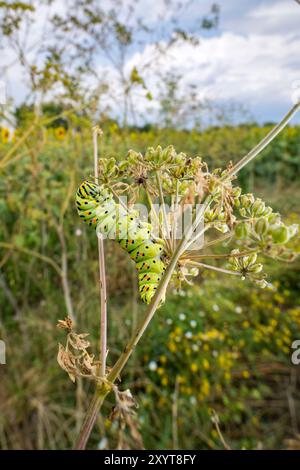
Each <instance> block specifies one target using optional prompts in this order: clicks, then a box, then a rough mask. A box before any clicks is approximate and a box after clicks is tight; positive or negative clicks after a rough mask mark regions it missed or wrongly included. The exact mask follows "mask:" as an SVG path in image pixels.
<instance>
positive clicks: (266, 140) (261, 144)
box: [222, 101, 300, 181]
mask: <svg viewBox="0 0 300 470" xmlns="http://www.w3.org/2000/svg"><path fill="white" fill-rule="evenodd" d="M299 109H300V101H299V103H297V104H295V105H294V106H293V107H292V108H291V109H290V110H289V112H288V113H287V114H286V115H285V116H284V117H283V119H282V120H281V121H280V122H279V124H277V125H276V126H275V127H274V128H273V129H272V130H271V131H270V132H269V133H268V134H267V135H266V136H265V137H264V138H263V139H262V140H261V141H260V142H259V143H258V144H257V145H256V146H255V147H254V148H253V149H252V150H251V151H250V152H249V153H247V155H245V156H244V157H243V158H242V159H241V160H240V161H239V162H237V163H236V164H235V165H234V166H233V167H232V168H231V170H230V171H229V172H228V173H226V174H225V175H224V177H223V178H222V179H223V181H224V180H225V181H226V180H228V179H229V178H231V177H232V176H234V175H236V174H237V173H238V172H239V171H240V170H241V169H242V168H244V166H246V165H248V163H250V162H251V161H252V160H253V159H254V158H255V157H257V155H258V154H259V153H260V152H262V151H263V150H264V148H265V147H266V146H267V145H268V144H269V143H270V142H272V140H273V139H275V137H276V136H277V135H278V134H279V133H280V132H281V131H282V130H283V129H284V128H285V127H286V126H287V124H288V123H289V121H290V120H291V119H292V117H293V116H294V115H295V114H296V113H297V111H299Z"/></svg>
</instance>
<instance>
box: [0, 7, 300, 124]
mask: <svg viewBox="0 0 300 470" xmlns="http://www.w3.org/2000/svg"><path fill="white" fill-rule="evenodd" d="M110 1H111V0H110ZM162 1H163V0H155V2H154V1H153V0H140V1H139V3H138V6H137V10H136V12H135V14H136V15H140V16H142V17H143V18H144V19H146V20H147V22H148V23H149V24H150V25H151V26H152V27H154V29H155V28H157V29H165V30H167V29H168V26H169V25H168V20H169V18H168V16H166V17H164V20H163V22H158V21H157V13H158V12H159V9H160V8H161V4H162ZM103 2H104V3H107V4H108V5H109V0H102V2H101V3H102V4H103ZM182 3H187V4H189V5H190V6H189V8H186V9H184V10H183V12H182V13H181V14H180V18H179V23H180V25H181V26H182V27H185V28H188V29H189V28H190V29H193V26H194V24H195V18H199V17H201V16H202V15H205V14H206V13H207V12H208V11H209V8H210V6H211V4H212V1H208V0H194V1H191V2H190V0H182ZM217 3H218V4H219V6H220V22H219V26H218V28H217V29H215V30H213V31H211V32H209V33H204V32H201V33H200V34H199V44H198V45H196V46H195V45H192V44H189V43H186V42H182V43H179V44H177V45H175V46H174V47H173V48H172V50H171V51H170V53H169V54H168V55H167V56H166V57H164V58H163V59H161V60H160V61H158V62H157V63H155V65H154V66H153V67H152V69H151V72H149V73H148V74H147V76H146V84H147V87H148V88H149V89H150V91H151V92H152V94H153V96H154V101H153V103H152V106H153V107H154V109H155V106H156V99H157V90H158V89H159V80H161V78H160V77H161V74H162V73H163V74H171V73H172V74H174V73H175V74H181V75H182V80H181V81H180V88H181V93H182V94H183V95H184V93H185V90H186V89H187V87H188V86H189V85H191V84H193V85H195V86H196V90H197V94H198V96H199V97H200V98H206V99H209V100H211V101H212V102H216V103H221V104H222V103H224V104H228V103H236V104H241V105H243V107H244V108H245V109H247V110H248V111H249V113H250V114H251V116H252V117H253V119H255V120H256V121H258V122H261V123H262V122H266V121H272V122H275V121H278V120H279V119H280V118H281V117H282V116H283V114H285V112H287V110H288V109H289V108H290V106H291V105H292V103H293V101H295V99H296V97H297V96H299V95H300V54H299V51H300V28H299V25H300V4H298V3H297V1H296V0H251V1H249V0H219V2H217ZM57 5H62V2H59V4H57ZM58 7H59V6H58ZM59 8H60V7H59ZM40 18H41V15H40V14H38V15H37V25H36V26H37V29H38V27H39V25H40V24H41V19H40ZM170 21H171V19H170ZM153 49H154V46H153V44H151V42H147V43H144V44H143V45H142V46H141V47H136V48H135V49H133V50H132V52H131V54H130V56H129V57H127V60H126V63H125V67H124V68H125V72H126V73H127V74H129V73H130V71H131V70H132V67H133V66H137V67H138V68H140V67H141V66H142V65H143V64H144V63H146V62H147V61H148V60H149V58H151V57H152V54H153ZM10 53H11V51H9V50H6V51H4V52H3V53H2V54H1V56H2V58H1V56H0V66H1V62H2V64H3V63H5V60H7V58H9V57H10ZM0 70H1V69H0ZM97 72H98V74H105V76H106V77H108V78H109V80H110V82H111V83H113V84H114V87H115V94H116V96H117V95H118V82H117V77H116V73H115V71H114V70H113V68H112V67H111V66H109V65H108V64H107V63H104V62H103V61H102V60H101V58H99V63H98V64H97ZM1 80H2V81H4V82H5V83H6V85H7V94H8V95H13V96H14V98H15V100H16V101H17V102H20V101H22V100H23V99H24V96H25V95H26V86H25V84H24V82H23V81H22V75H21V72H20V70H19V69H18V64H16V65H15V66H14V67H13V68H12V69H10V71H9V72H8V73H7V75H5V76H4V75H3V76H2V77H1V76H0V82H1ZM135 107H136V111H137V115H138V114H139V111H142V110H143V109H144V107H145V100H144V99H143V97H142V95H141V96H140V97H139V96H137V98H136V101H135ZM293 122H295V123H300V116H299V115H298V116H296V117H295V118H294V120H293Z"/></svg>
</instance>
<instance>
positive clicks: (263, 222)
mask: <svg viewBox="0 0 300 470" xmlns="http://www.w3.org/2000/svg"><path fill="white" fill-rule="evenodd" d="M268 228H269V223H268V220H267V218H266V217H261V218H260V219H258V221H257V222H256V224H255V232H256V233H257V235H260V236H263V235H266V233H267V232H268Z"/></svg>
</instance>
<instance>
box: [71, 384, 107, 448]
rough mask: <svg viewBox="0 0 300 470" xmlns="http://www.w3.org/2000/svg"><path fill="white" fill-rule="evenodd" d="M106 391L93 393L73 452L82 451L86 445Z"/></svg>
mask: <svg viewBox="0 0 300 470" xmlns="http://www.w3.org/2000/svg"><path fill="white" fill-rule="evenodd" d="M108 393H109V392H108V391H105V392H104V389H103V392H101V393H100V392H99V391H98V389H97V390H96V392H95V393H94V396H93V398H92V401H91V403H90V405H89V408H88V410H87V412H86V415H85V417H84V421H83V424H82V426H81V430H80V433H79V436H78V438H77V440H76V442H75V446H74V449H75V450H84V449H85V447H86V444H87V441H88V439H89V437H90V434H91V432H92V430H93V427H94V424H95V422H96V419H97V416H98V413H99V410H100V408H101V406H102V404H103V402H104V399H105V397H106V395H107V394H108Z"/></svg>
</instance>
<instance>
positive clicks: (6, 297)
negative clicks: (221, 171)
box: [0, 109, 300, 449]
mask: <svg viewBox="0 0 300 470" xmlns="http://www.w3.org/2000/svg"><path fill="white" fill-rule="evenodd" d="M52 111H53V112H52ZM56 111H57V110H56ZM54 112H55V110H51V109H50V110H49V109H48V110H45V114H46V115H47V116H52V114H53V113H54ZM25 114H26V113H25ZM64 119H65V121H64V122H63V124H62V123H59V124H60V125H56V124H54V125H53V126H52V127H45V126H42V125H38V126H37V127H36V128H35V129H34V130H33V131H32V132H31V133H30V134H29V135H28V136H27V137H26V139H23V140H22V136H24V133H25V132H26V131H25V130H22V129H19V130H18V131H17V132H16V134H15V135H13V134H12V133H11V132H10V131H9V130H6V129H4V128H2V129H1V136H0V138H1V143H0V171H1V179H0V213H1V224H0V281H1V284H0V305H1V316H0V337H1V339H4V340H5V342H6V346H7V364H6V365H5V366H0V367H1V369H0V373H1V381H0V447H1V448H10V449H12V448H13V449H17V448H26V449H32V448H70V447H71V445H72V442H73V440H74V437H75V434H76V432H77V431H78V430H79V427H80V424H81V422H82V419H83V416H84V411H85V409H86V407H87V404H88V400H89V396H90V392H91V390H90V389H89V384H86V383H85V384H83V383H82V382H81V381H79V382H78V383H77V384H76V385H75V386H74V385H73V384H72V383H71V382H70V381H69V380H68V378H67V376H66V375H65V373H64V372H63V371H62V370H61V369H60V368H59V366H58V364H57V362H56V354H57V343H58V342H63V341H64V334H63V332H62V331H59V330H57V329H56V326H55V325H56V323H57V320H58V319H61V318H63V317H65V316H66V311H67V310H66V305H69V304H68V302H71V304H72V308H73V311H74V316H75V318H76V330H77V331H78V332H88V333H90V339H91V342H92V346H93V349H94V351H95V352H96V350H97V341H98V334H99V304H98V287H97V272H98V265H97V255H96V243H97V242H96V237H95V236H94V232H93V231H90V230H88V228H86V227H85V226H84V225H83V224H82V223H81V222H80V220H79V219H78V217H77V214H76V209H75V206H74V200H73V199H74V194H75V189H76V188H77V185H78V184H79V183H80V182H81V181H82V180H83V179H84V178H86V177H89V176H90V175H91V174H92V172H93V165H92V146H91V140H92V139H91V130H90V128H91V123H89V122H88V119H87V118H86V117H85V116H84V115H83V116H82V115H70V116H68V117H67V118H64ZM21 121H22V120H21ZM21 121H20V122H21ZM22 122H26V119H25V118H24V119H23V121H22ZM65 123H66V125H65ZM26 125H27V124H26ZM269 129H270V127H269V126H266V127H257V126H250V125H249V126H246V125H245V126H239V127H236V128H231V127H224V128H210V129H207V130H206V131H204V132H202V133H200V132H198V131H196V130H191V131H174V130H173V129H157V128H155V127H152V126H148V128H146V129H136V128H129V129H127V130H124V129H120V128H119V127H118V126H117V124H116V123H115V122H113V121H107V122H104V123H103V130H104V138H103V141H102V143H101V148H100V152H101V155H108V156H114V157H116V158H117V159H121V158H124V155H125V154H126V153H127V151H128V149H130V148H133V149H135V150H137V151H144V150H145V148H146V147H148V146H149V145H151V146H156V145H158V144H161V145H162V146H166V145H168V144H173V145H174V146H175V148H176V150H177V151H184V152H185V153H187V154H191V155H196V154H199V155H200V156H202V157H203V158H204V160H206V161H207V163H208V164H209V166H210V167H218V166H223V167H224V166H225V165H226V164H227V163H229V161H231V160H232V161H237V159H238V158H240V157H241V156H243V155H244V154H245V153H247V152H248V151H249V150H250V149H251V148H252V147H253V146H254V145H255V144H256V143H257V142H258V141H259V140H260V139H261V138H262V137H263V136H264V135H265V134H266V133H267V132H268V130H269ZM299 154H300V128H299V127H289V128H287V129H286V130H285V131H284V132H283V133H282V134H281V135H280V136H279V137H278V138H277V139H276V140H275V141H273V143H272V144H271V145H270V146H269V147H268V148H267V149H266V150H265V151H264V152H263V153H262V154H261V155H260V157H259V158H258V160H257V162H256V163H255V164H252V165H250V166H249V168H246V169H245V170H244V171H243V172H242V174H241V176H240V182H241V184H242V186H243V187H244V189H245V190H248V191H253V190H254V191H255V194H256V195H257V196H263V197H264V199H265V200H266V201H267V202H268V203H269V202H270V204H271V205H273V207H274V208H275V209H276V210H281V212H282V214H283V215H286V216H287V219H288V221H289V222H291V223H293V222H297V221H298V222H299V209H298V203H299V200H300V192H299V188H298V190H296V189H295V187H296V182H297V179H298V180H299V173H300V160H299ZM106 250H107V251H106V258H107V271H108V289H109V318H110V320H109V357H108V363H109V365H112V364H113V361H114V359H116V358H117V356H118V353H120V352H121V351H122V349H123V348H124V345H125V342H126V340H127V339H128V337H129V335H130V334H131V332H132V329H133V328H134V326H135V325H136V323H137V322H138V320H139V318H140V316H141V315H142V311H143V309H144V306H142V305H141V303H140V301H139V299H138V295H137V281H136V276H135V271H134V267H133V266H132V264H131V263H130V261H129V260H128V259H127V256H126V254H124V253H123V252H122V250H121V249H119V248H118V247H116V245H115V244H113V243H110V242H107V243H106ZM270 269H271V272H272V276H271V281H272V282H273V288H272V289H267V290H264V291H262V290H260V289H258V288H255V287H254V286H253V285H250V284H249V283H247V282H245V281H240V280H236V279H235V278H234V279H232V278H230V279H229V278H227V277H224V275H223V274H220V275H219V276H216V275H215V273H209V274H205V275H204V274H203V275H201V277H200V278H199V279H198V280H197V282H196V283H195V285H194V286H193V287H190V288H187V289H185V290H184V291H182V292H180V295H176V296H175V294H173V293H171V294H170V297H169V299H168V301H167V303H166V305H165V306H164V307H163V308H162V309H161V310H159V312H158V314H157V316H156V318H155V320H154V322H153V324H151V326H150V328H149V330H148V332H147V333H146V336H145V338H144V340H143V341H142V343H141V346H140V347H139V348H137V351H136V353H135V354H134V356H133V358H132V359H131V360H130V363H129V364H128V367H127V369H126V371H125V374H124V378H123V380H124V382H123V383H122V384H121V388H124V389H125V388H126V387H127V386H128V387H130V389H131V391H132V393H133V394H134V396H135V397H136V399H137V401H138V403H139V409H138V416H139V428H140V431H141V433H142V436H143V439H144V444H145V446H146V448H172V447H177V446H179V447H180V448H189V449H192V448H194V449H196V448H197V449H198V448H213V449H218V448H222V443H221V441H220V437H219V435H218V433H217V431H216V428H215V426H214V425H213V423H212V421H211V415H210V409H211V408H213V409H215V411H216V412H217V413H218V416H219V418H220V427H221V429H222V433H223V435H224V438H225V440H226V441H227V443H228V444H229V445H230V446H231V447H233V448H236V449H240V448H260V447H264V448H278V447H286V446H287V444H286V439H289V438H292V437H295V436H296V434H297V432H298V427H299V426H300V422H299V420H300V417H299V413H298V415H297V411H296V412H295V411H294V410H295V409H296V410H297V405H298V404H299V399H300V396H299V385H298V386H297V375H298V381H299V370H298V368H297V367H296V366H292V365H291V363H290V356H291V349H290V347H291V343H292V341H293V340H294V339H299V327H300V302H299V262H297V261H296V262H295V263H293V264H290V265H289V264H279V263H271V262H270ZM66 284H67V287H66ZM297 387H298V388H297ZM110 406H112V398H111V401H110V402H108V404H107V405H106V407H105V408H104V411H103V417H99V420H98V424H97V426H96V428H95V430H94V432H93V436H92V439H91V442H90V446H91V447H94V448H95V447H97V446H99V445H100V446H106V445H107V444H106V440H105V438H108V441H109V446H110V447H111V448H113V446H114V445H115V444H116V441H117V436H116V430H115V429H114V427H113V426H112V425H111V423H110V421H109V420H108V419H107V416H108V415H109V412H110V409H109V407H110ZM295 413H296V414H295Z"/></svg>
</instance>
